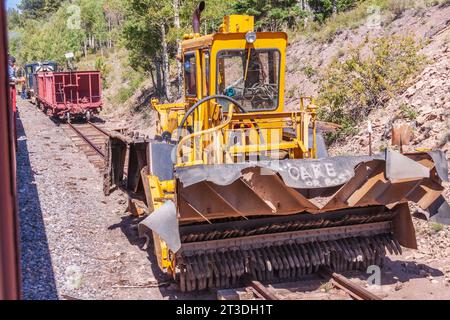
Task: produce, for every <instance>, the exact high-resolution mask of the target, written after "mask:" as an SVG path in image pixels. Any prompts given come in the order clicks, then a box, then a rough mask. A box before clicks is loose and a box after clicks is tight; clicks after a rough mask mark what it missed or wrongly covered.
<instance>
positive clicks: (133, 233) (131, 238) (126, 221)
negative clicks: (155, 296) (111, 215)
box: [108, 215, 211, 300]
mask: <svg viewBox="0 0 450 320" xmlns="http://www.w3.org/2000/svg"><path fill="white" fill-rule="evenodd" d="M121 219H122V221H121V222H120V223H117V224H114V225H111V226H110V227H109V228H108V229H110V230H114V229H117V228H120V230H121V231H122V232H123V234H124V235H125V236H126V237H127V239H128V242H129V243H130V244H131V245H133V246H138V247H139V249H141V250H146V251H147V254H148V255H147V259H148V260H149V262H150V263H149V268H151V269H152V273H153V276H154V277H155V279H156V281H158V290H159V292H161V295H162V296H163V297H165V298H168V299H169V300H184V299H193V298H194V297H195V299H197V300H201V299H211V293H208V292H206V293H182V292H181V291H180V290H179V289H178V285H177V284H176V283H175V281H174V280H173V279H172V278H171V277H170V276H168V275H167V274H165V273H164V272H162V271H161V269H160V268H159V266H158V261H157V260H156V256H155V248H154V244H153V239H151V241H150V242H149V243H148V246H147V248H146V249H144V248H145V245H146V243H145V242H146V241H145V239H143V238H139V236H138V232H137V225H138V223H139V222H140V221H141V220H143V219H144V218H136V217H133V216H131V215H130V216H125V217H122V218H121Z"/></svg>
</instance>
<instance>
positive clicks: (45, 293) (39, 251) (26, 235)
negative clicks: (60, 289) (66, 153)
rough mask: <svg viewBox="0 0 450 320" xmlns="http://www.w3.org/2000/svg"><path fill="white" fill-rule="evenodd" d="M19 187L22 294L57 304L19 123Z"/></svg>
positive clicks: (40, 218)
mask: <svg viewBox="0 0 450 320" xmlns="http://www.w3.org/2000/svg"><path fill="white" fill-rule="evenodd" d="M17 136H18V140H19V141H18V152H17V184H18V186H17V187H18V195H19V199H18V202H19V208H20V212H19V219H20V226H19V228H20V244H21V263H22V294H23V298H24V299H26V300H56V299H58V293H57V289H56V284H55V276H54V274H53V266H52V261H51V256H50V250H49V247H48V242H47V235H46V233H45V224H44V221H43V217H42V210H41V203H40V200H39V194H38V190H37V187H36V182H35V176H36V175H39V173H36V172H33V169H32V168H31V163H30V157H29V153H28V146H27V137H26V134H25V131H24V128H23V125H22V121H21V120H20V116H19V117H18V119H17Z"/></svg>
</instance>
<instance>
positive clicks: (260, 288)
mask: <svg viewBox="0 0 450 320" xmlns="http://www.w3.org/2000/svg"><path fill="white" fill-rule="evenodd" d="M241 281H242V282H243V284H244V285H246V286H248V287H251V288H253V289H254V290H255V291H256V292H257V293H259V294H260V295H261V296H262V297H263V298H264V299H266V300H279V299H278V297H277V296H276V295H275V294H273V293H272V292H270V291H269V290H268V289H267V288H266V287H265V286H264V285H263V284H262V283H261V282H259V281H256V280H254V279H253V278H252V277H251V276H250V275H248V274H246V275H244V276H243V277H242V278H241Z"/></svg>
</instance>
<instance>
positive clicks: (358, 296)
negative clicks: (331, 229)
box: [221, 268, 382, 300]
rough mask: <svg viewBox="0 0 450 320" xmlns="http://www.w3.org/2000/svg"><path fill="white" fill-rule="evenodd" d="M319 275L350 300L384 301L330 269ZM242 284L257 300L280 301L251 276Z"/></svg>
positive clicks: (245, 278)
mask: <svg viewBox="0 0 450 320" xmlns="http://www.w3.org/2000/svg"><path fill="white" fill-rule="evenodd" d="M318 274H319V276H320V277H322V278H324V279H327V280H329V282H330V283H331V285H333V287H335V288H336V289H339V290H342V291H344V292H345V293H346V294H347V295H348V296H350V298H352V299H354V300H382V299H381V298H380V297H379V296H377V295H375V294H373V293H372V292H370V291H368V290H366V289H365V288H363V287H361V286H359V285H357V284H355V283H354V282H353V281H351V280H349V279H348V278H346V277H345V276H343V275H342V274H339V273H336V272H334V271H333V270H330V269H328V268H321V269H320V270H319V272H318ZM242 283H243V284H244V285H245V286H246V287H245V288H244V290H243V291H245V292H252V293H253V296H255V297H256V298H257V299H260V300H279V298H278V296H277V295H276V293H275V292H274V290H271V289H269V288H268V287H267V286H265V285H263V284H262V283H261V282H259V281H256V280H254V279H252V278H251V276H249V275H246V276H244V277H243V278H242ZM228 297H229V299H230V300H234V299H236V298H237V295H233V293H229V295H228ZM221 299H225V300H227V297H226V294H225V295H224V294H223V293H221Z"/></svg>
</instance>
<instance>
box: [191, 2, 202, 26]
mask: <svg viewBox="0 0 450 320" xmlns="http://www.w3.org/2000/svg"><path fill="white" fill-rule="evenodd" d="M203 10H205V1H201V2H200V3H199V4H198V6H197V8H196V9H195V11H194V14H193V15H192V27H193V29H194V33H200V17H201V15H202V12H203Z"/></svg>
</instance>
